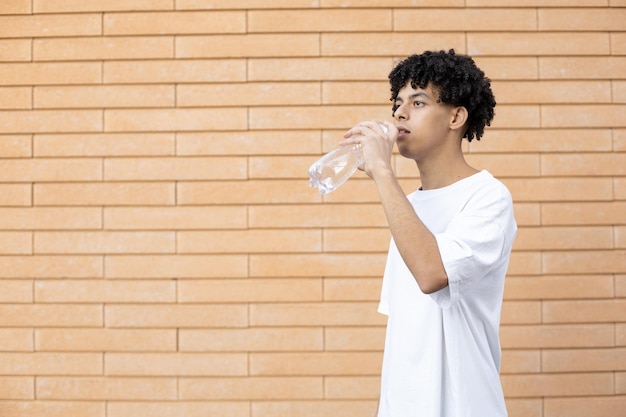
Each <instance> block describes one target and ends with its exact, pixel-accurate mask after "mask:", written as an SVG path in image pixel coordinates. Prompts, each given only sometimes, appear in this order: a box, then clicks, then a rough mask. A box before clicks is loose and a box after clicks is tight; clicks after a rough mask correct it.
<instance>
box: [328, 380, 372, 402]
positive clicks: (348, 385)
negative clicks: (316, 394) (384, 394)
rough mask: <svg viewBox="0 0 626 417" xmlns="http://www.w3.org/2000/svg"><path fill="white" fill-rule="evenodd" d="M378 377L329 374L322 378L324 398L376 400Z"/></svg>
mask: <svg viewBox="0 0 626 417" xmlns="http://www.w3.org/2000/svg"><path fill="white" fill-rule="evenodd" d="M379 395H380V377H377V376H373V377H370V376H358V377H352V376H331V377H325V378H324V398H327V399H333V400H354V399H361V400H372V399H373V400H377V399H378V397H379Z"/></svg>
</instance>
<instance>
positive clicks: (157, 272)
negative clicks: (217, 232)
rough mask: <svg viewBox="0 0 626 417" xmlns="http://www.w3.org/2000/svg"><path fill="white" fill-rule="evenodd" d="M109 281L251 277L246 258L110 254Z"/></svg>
mask: <svg viewBox="0 0 626 417" xmlns="http://www.w3.org/2000/svg"><path fill="white" fill-rule="evenodd" d="M105 267H106V274H105V275H106V278H133V279H136V278H141V279H143V278H178V279H181V278H182V279H186V278H225V277H232V278H238V277H245V276H247V274H248V272H247V271H248V263H247V256H246V255H221V254H219V255H136V256H133V255H110V256H107V258H106V261H105Z"/></svg>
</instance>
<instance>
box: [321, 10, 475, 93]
mask: <svg viewBox="0 0 626 417" xmlns="http://www.w3.org/2000/svg"><path fill="white" fill-rule="evenodd" d="M342 7H343V6H342ZM421 10H424V9H421ZM389 45H393V46H394V55H397V56H408V55H411V54H414V53H419V52H421V51H420V50H418V49H416V45H428V46H429V48H430V49H446V48H448V49H449V48H454V49H455V50H456V51H459V52H463V51H464V50H465V35H464V34H463V33H461V32H450V33H445V32H444V33H432V32H430V33H429V32H423V33H419V32H405V33H399V32H365V33H361V32H360V33H350V32H335V33H333V32H330V33H322V34H321V51H322V56H325V57H333V56H334V57H340V56H341V57H345V56H363V57H376V56H388V55H389V48H388V46H389ZM392 66H393V65H392V64H389V66H388V68H386V69H384V70H383V72H381V73H380V74H379V75H378V77H376V79H381V78H384V77H385V76H386V75H387V74H388V73H389V72H390V71H391V69H392ZM388 90H389V89H388V88H386V89H385V90H384V91H382V93H383V94H382V96H381V97H379V100H378V103H380V102H384V101H386V100H387V98H389V94H388ZM355 102H356V103H362V101H361V100H357V101H351V102H350V103H355Z"/></svg>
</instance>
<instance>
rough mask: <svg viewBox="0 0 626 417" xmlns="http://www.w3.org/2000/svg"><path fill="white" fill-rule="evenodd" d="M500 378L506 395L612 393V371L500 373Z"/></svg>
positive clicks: (543, 395)
mask: <svg viewBox="0 0 626 417" xmlns="http://www.w3.org/2000/svg"><path fill="white" fill-rule="evenodd" d="M501 379H502V386H503V389H504V394H505V396H507V397H565V396H566V397H577V396H592V395H611V394H612V393H613V374H612V372H611V373H609V372H604V373H572V374H542V375H502V377H501Z"/></svg>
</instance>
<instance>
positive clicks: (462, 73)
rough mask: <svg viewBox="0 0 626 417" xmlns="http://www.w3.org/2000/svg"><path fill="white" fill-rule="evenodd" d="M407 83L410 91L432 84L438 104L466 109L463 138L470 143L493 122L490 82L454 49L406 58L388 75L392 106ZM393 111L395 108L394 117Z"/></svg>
mask: <svg viewBox="0 0 626 417" xmlns="http://www.w3.org/2000/svg"><path fill="white" fill-rule="evenodd" d="M408 82H410V83H411V87H412V88H418V87H419V88H426V86H427V85H429V84H431V86H432V87H433V88H434V89H435V90H437V91H438V92H439V101H441V102H443V103H448V104H452V105H453V106H463V107H465V108H466V109H467V112H468V120H467V130H466V131H465V134H464V136H463V137H465V138H467V140H468V141H470V142H471V141H472V139H474V138H476V140H480V138H481V137H482V135H483V133H484V130H485V126H489V125H490V124H491V121H492V120H493V116H494V114H495V111H494V108H495V107H496V99H495V97H494V96H493V92H492V91H491V80H490V79H489V78H487V77H485V73H484V72H483V71H482V70H481V69H480V68H478V67H477V66H476V63H475V62H474V60H473V59H472V58H471V57H470V56H467V55H458V54H456V53H455V51H454V49H450V50H449V51H448V52H446V51H439V52H435V51H426V52H424V53H422V54H420V55H417V54H415V55H411V56H409V57H408V58H406V59H404V60H403V61H401V62H400V63H398V64H397V65H396V67H395V68H394V69H393V70H392V71H391V73H390V74H389V83H390V84H391V101H392V102H394V103H395V101H396V99H397V97H398V93H399V92H400V90H401V89H402V88H404V87H405V86H406V85H407V83H408ZM396 110H397V106H396V105H395V104H394V106H393V113H395V111H396Z"/></svg>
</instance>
